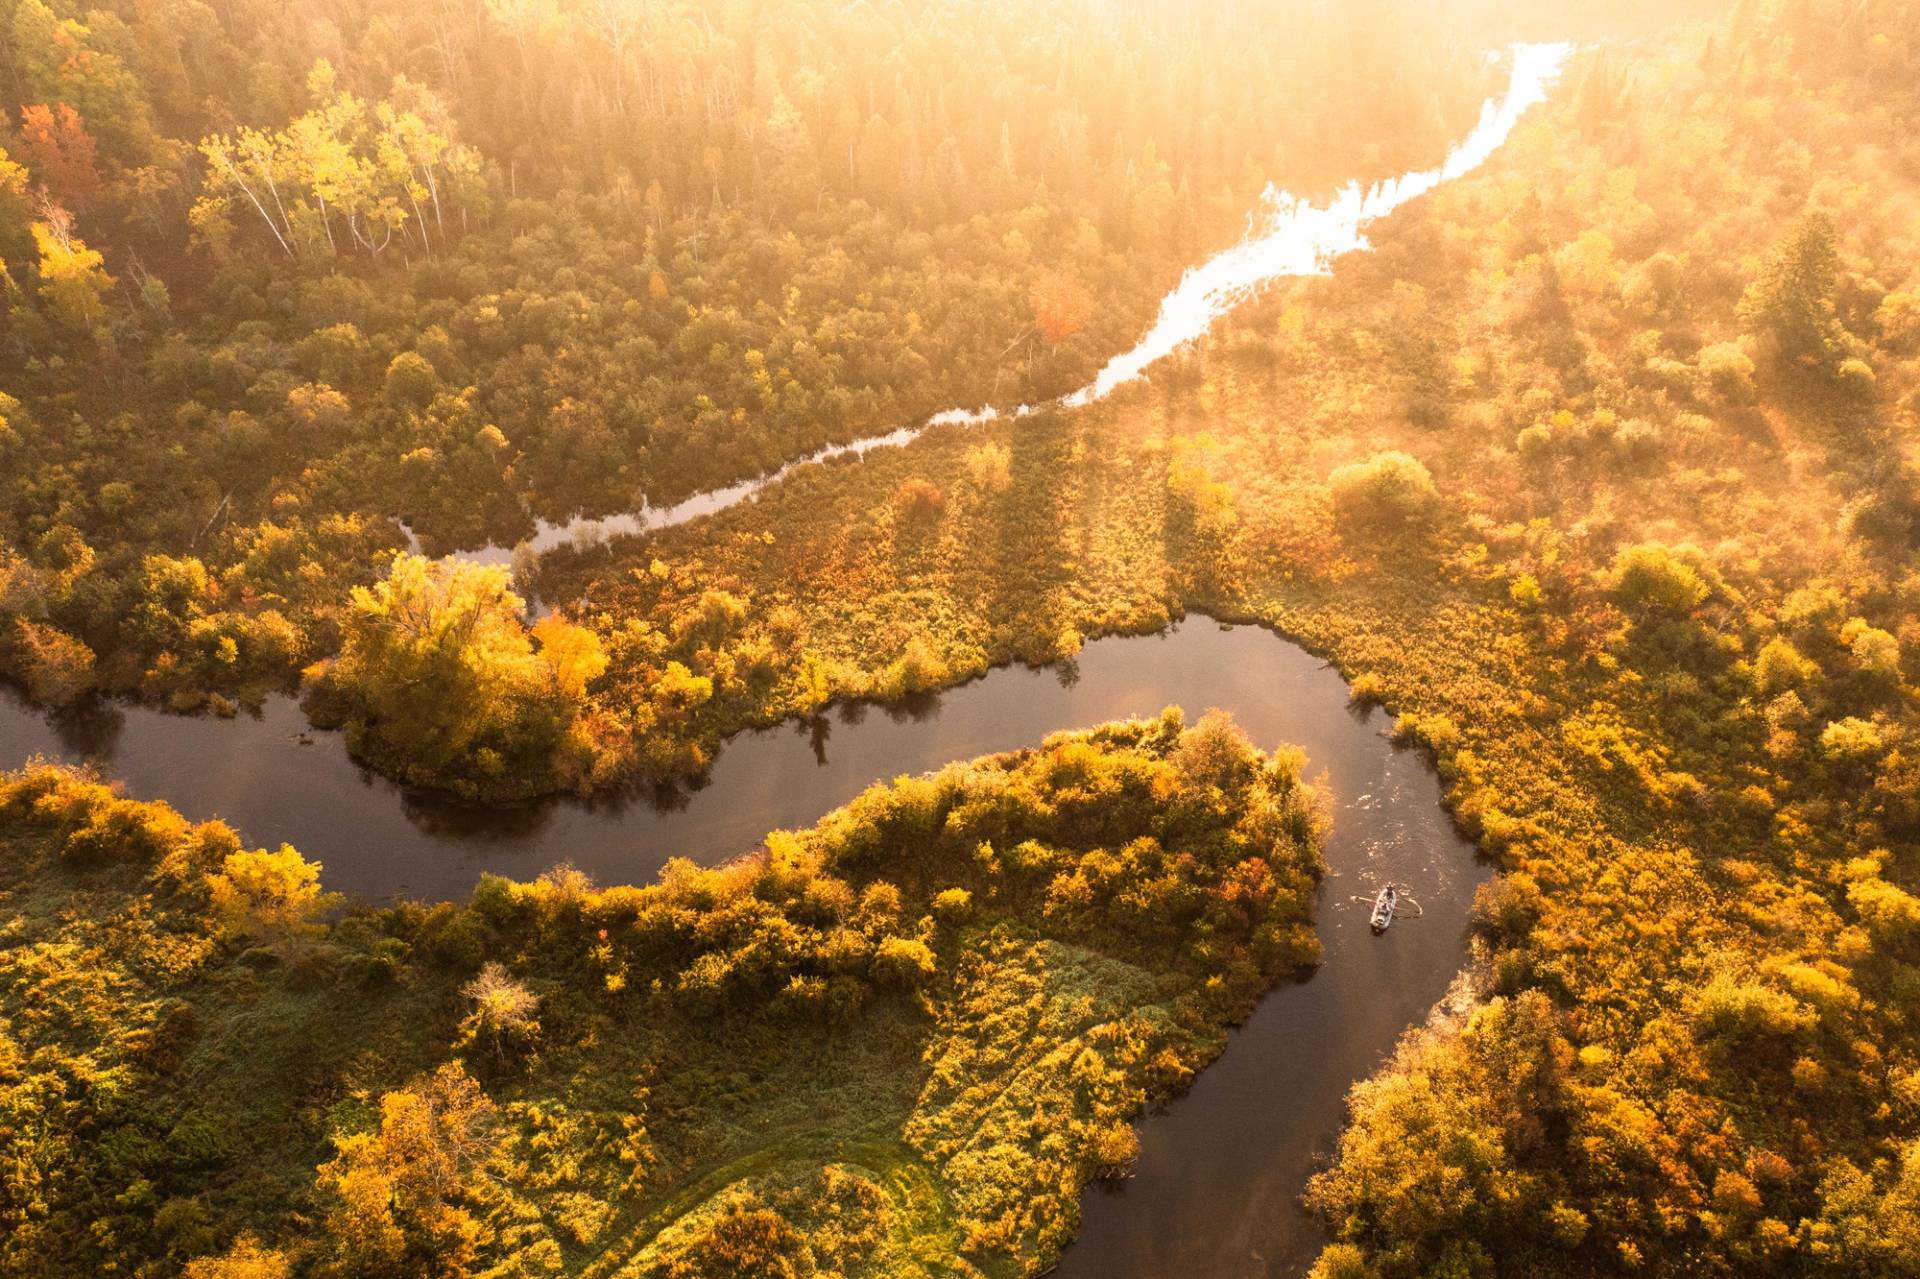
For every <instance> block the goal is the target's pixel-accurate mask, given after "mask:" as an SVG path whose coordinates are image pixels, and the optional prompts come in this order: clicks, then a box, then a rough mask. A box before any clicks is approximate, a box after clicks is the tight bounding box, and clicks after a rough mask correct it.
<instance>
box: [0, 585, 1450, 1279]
mask: <svg viewBox="0 0 1920 1279" xmlns="http://www.w3.org/2000/svg"><path fill="white" fill-rule="evenodd" d="M1063 675H1064V678H1063ZM6 698H7V700H5V701H4V702H0V765H4V766H6V767H13V766H16V765H18V764H19V763H20V762H21V761H23V760H24V759H26V758H27V757H28V756H29V755H31V754H35V753H40V754H46V755H51V756H57V757H60V758H65V759H69V760H78V759H83V758H93V759H97V760H98V761H99V763H100V767H101V770H102V772H103V774H104V775H106V776H108V777H111V778H116V779H122V780H124V781H125V783H126V787H127V791H128V793H129V794H132V795H136V796H140V797H143V798H159V799H166V800H168V801H170V802H171V803H173V804H174V806H175V807H177V808H179V809H180V810H181V811H182V812H184V813H186V814H187V815H188V816H189V817H193V818H209V817H222V818H225V819H226V820H228V821H230V822H232V823H233V824H234V825H235V827H237V828H238V830H239V831H240V833H241V835H242V837H243V838H245V839H246V840H247V841H248V842H249V843H250V844H268V845H271V844H276V843H279V842H281V841H285V842H288V843H291V844H293V845H295V846H296V847H298V848H299V849H300V850H301V851H302V852H304V853H306V854H307V855H308V856H310V857H313V858H315V859H317V860H319V861H320V862H321V863H322V864H323V865H324V867H325V873H324V879H325V881H326V882H327V884H328V885H329V886H330V887H333V888H338V889H342V890H344V891H346V892H348V893H349V894H351V895H353V896H354V897H357V898H359V899H361V900H380V899H384V898H388V897H390V896H393V895H395V894H401V893H404V894H408V895H411V896H417V897H427V898H461V897H464V896H465V895H466V893H467V892H468V891H469V890H470V889H471V888H472V886H473V884H474V882H475V881H476V880H477V879H478V878H479V876H480V874H481V873H482V872H483V871H494V872H497V873H500V874H505V875H511V876H513V877H515V878H522V879H524V878H530V877H532V876H534V875H537V874H539V873H540V872H541V871H543V870H545V869H547V868H548V867H550V866H552V865H554V864H556V863H558V862H561V861H569V862H572V863H573V864H574V865H576V866H578V867H579V868H581V869H582V870H585V871H586V872H587V873H589V874H590V875H592V876H593V878H594V879H595V880H596V881H598V882H600V883H603V884H605V883H619V882H646V881H648V880H650V879H651V878H652V877H653V876H654V874H655V873H656V872H657V871H658V870H659V868H660V867H661V866H662V865H663V864H664V863H665V862H666V860H667V858H669V857H672V856H685V857H690V858H692V859H694V860H696V861H700V862H706V863H713V862H716V861H720V860H723V859H725V858H728V857H731V856H735V855H738V854H740V853H743V852H747V851H750V850H752V849H754V848H756V847H758V846H759V844H760V841H761V840H762V838H763V837H764V836H765V834H766V832H767V831H768V830H770V829H779V828H794V827H802V826H807V825H811V824H812V823H813V822H815V821H817V820H818V819H819V818H820V817H821V816H823V815H824V814H825V813H827V812H828V811H829V810H831V809H833V808H835V807H837V806H839V805H841V804H844V803H846V802H847V801H848V800H850V799H852V798H853V797H854V796H855V795H857V794H858V793H859V792H860V791H861V790H862V789H864V788H865V787H866V786H868V785H869V784H871V783H872V782H874V781H876V780H880V779H885V778H891V777H896V776H900V775H902V774H913V773H919V772H922V771H924V770H927V769H932V768H937V767H939V766H940V765H941V764H944V763H946V762H948V761H950V760H955V759H964V758H967V757H970V756H974V755H981V754H986V753H989V752H995V751H1004V750H1012V749H1016V748H1019V747H1023V746H1030V745H1033V744H1035V743H1037V742H1039V741H1040V739H1041V738H1042V737H1044V736H1045V735H1046V734H1047V733H1049V732H1053V731H1055V730H1058V729H1064V728H1076V727H1085V726H1087V725H1091V724H1095V723H1099V722H1101V721H1104V720H1110V719H1118V718H1122V717H1125V716H1128V715H1152V714H1155V713H1157V712H1158V711H1159V710H1160V709H1161V708H1162V707H1164V706H1166V705H1169V704H1178V705H1181V706H1183V707H1185V708H1186V710H1187V713H1188V715H1189V717H1190V718H1197V717H1198V716H1199V714H1200V713H1202V712H1203V711H1205V710H1206V709H1207V708H1208V707H1213V706H1220V707H1224V708H1226V709H1228V710H1231V711H1232V712H1233V713H1234V715H1235V717H1236V718H1238V719H1239V721H1240V722H1241V724H1242V725H1243V726H1245V728H1246V729H1247V731H1248V732H1249V733H1250V734H1251V735H1252V736H1253V739H1254V740H1255V741H1256V742H1257V743H1259V744H1260V745H1262V746H1267V747H1271V746H1274V745H1278V744H1280V743H1282V742H1292V743H1296V744H1298V745H1299V746H1301V747H1302V748H1303V749H1304V750H1305V751H1306V753H1307V758H1308V763H1307V774H1308V776H1310V777H1314V776H1320V777H1322V778H1323V780H1324V782H1325V784H1326V785H1327V787H1328V789H1329V790H1330V791H1331V794H1332V796H1333V801H1334V825H1333V831H1332V834H1331V836H1330V837H1329V840H1328V845H1327V850H1326V851H1327V862H1328V865H1329V868H1330V873H1329V875H1328V879H1327V882H1326V886H1325V888H1324V889H1323V891H1322V894H1321V901H1320V905H1319V911H1318V916H1317V921H1316V926H1317V928H1318V931H1319V933H1320V937H1321V940H1322V942H1323V943H1324V946H1325V958H1324V962H1323V963H1322V964H1321V966H1320V968H1319V969H1318V970H1317V971H1316V972H1315V973H1314V974H1313V976H1312V977H1311V979H1309V980H1308V981H1306V982H1303V983H1299V984H1295V985H1289V986H1284V987H1282V988H1281V989H1279V990H1278V991H1276V992H1274V994H1273V995H1271V996H1270V997H1269V998H1268V999H1267V1000H1266V1001H1265V1002H1263V1003H1262V1004H1261V1006H1260V1008H1259V1010H1258V1011H1257V1012H1256V1013H1255V1014H1254V1016H1253V1017H1252V1019H1250V1020H1249V1022H1248V1023H1247V1025H1246V1026H1244V1027H1243V1028H1241V1029H1240V1030H1238V1031H1236V1032H1235V1033H1234V1035H1233V1038H1232V1041H1231V1044H1230V1046H1229V1048H1228V1049H1227V1052H1226V1053H1225V1054H1224V1055H1223V1056H1222V1057H1221V1059H1220V1060H1219V1061H1218V1062H1216V1063H1215V1064H1214V1065H1213V1066H1211V1067H1209V1068H1208V1069H1207V1070H1206V1071H1204V1072H1202V1073H1201V1075H1200V1077H1199V1080H1198V1082H1197V1083H1196V1085H1195V1087H1194V1088H1193V1090H1192V1091H1191V1092H1190V1093H1189V1094H1188V1095H1187V1096H1185V1097H1183V1098H1181V1099H1180V1100H1179V1101H1178V1102H1176V1103H1175V1104H1174V1105H1173V1106H1172V1107H1170V1108H1169V1109H1168V1111H1167V1113H1166V1114H1164V1115H1162V1116H1158V1117H1151V1118H1149V1119H1147V1120H1146V1121H1144V1122H1143V1123H1142V1125H1141V1130H1140V1131H1141V1152H1140V1160H1139V1163H1138V1165H1137V1170H1136V1173H1135V1175H1134V1177H1133V1178H1132V1179H1131V1180H1129V1181H1127V1182H1125V1183H1123V1184H1121V1185H1120V1186H1118V1187H1117V1188H1096V1189H1094V1190H1092V1191H1089V1192H1088V1194H1087V1196H1086V1198H1085V1204H1084V1206H1085V1214H1086V1221H1085V1226H1084V1229H1083V1231H1082V1233H1081V1237H1080V1239H1079V1241H1078V1242H1076V1243H1075V1244H1074V1245H1073V1246H1072V1247H1071V1248H1069V1249H1068V1250H1067V1253H1066V1255H1065V1257H1064V1259H1063V1261H1062V1264H1061V1266H1060V1269H1059V1271H1058V1272H1057V1273H1059V1274H1060V1275H1063V1276H1069V1277H1070V1279H1074V1277H1081V1276H1084V1277H1086V1279H1109V1277H1110V1276H1114V1275H1125V1276H1159V1275H1167V1276H1176V1275H1177V1276H1208V1277H1209V1279H1211V1277H1212V1276H1233V1275H1266V1274H1290V1273H1297V1272H1300V1271H1302V1270H1304V1268H1305V1266H1306V1264H1307V1263H1308V1262H1309V1261H1310V1260H1311V1257H1312V1255H1313V1252H1314V1250H1315V1249H1316V1248H1317V1246H1318V1243H1319V1235H1318V1232H1317V1230H1316V1228H1315V1227H1314V1225H1313V1223H1312V1222H1311V1221H1309V1220H1308V1219H1307V1218H1306V1217H1305V1215H1304V1214H1303V1213H1302V1212H1301V1210H1300V1207H1299V1202H1298V1201H1299V1195H1300V1192H1301V1190H1302V1188H1303V1187H1304V1186H1305V1184H1306V1179H1307V1176H1308V1174H1309V1173H1310V1171H1311V1170H1312V1166H1313V1161H1314V1159H1315V1157H1316V1155H1317V1154H1324V1153H1326V1152H1327V1151H1328V1150H1330V1149H1331V1146H1332V1139H1333V1135H1334V1133H1335V1132H1336V1131H1337V1128H1338V1126H1339V1124H1340V1121H1341V1117H1342V1105H1343V1102H1344V1098H1345V1094H1346V1089H1347V1087H1348V1085H1349V1084H1351V1083H1352V1082H1353V1081H1354V1080H1355V1079H1358V1078H1360V1077H1362V1076H1364V1075H1365V1074H1367V1073H1368V1072H1369V1071H1371V1070H1372V1069H1374V1068H1375V1067H1376V1066H1377V1065H1378V1064H1379V1063H1380V1061H1381V1060H1382V1059H1383V1057H1384V1056H1385V1054H1386V1053H1387V1052H1388V1051H1390V1050H1391V1048H1392V1046H1393V1043H1394V1041H1395V1039H1396V1038H1397V1037H1398V1035H1399V1034H1400V1032H1401V1031H1402V1030H1403V1029H1404V1028H1405V1027H1407V1026H1408V1025H1409V1024H1412V1023H1416V1022H1419V1021H1420V1020H1422V1019H1423V1018H1424V1017H1425V1016H1426V1015H1427V1012H1428V1010H1429V1009H1430V1008H1431V1007H1432V1006H1433V1004H1434V1003H1435V1002H1436V1001H1437V1000H1438V999H1439V998H1440V997H1441V996H1442V995H1443V994H1444V993H1445V990H1446V987H1447V984H1448V982H1449V980H1450V979H1451V978H1452V977H1453V975H1454V974H1455V972H1456V971H1457V970H1458V969H1459V967H1460V965H1461V962H1462V960H1463V957H1464V956H1463V948H1462V935H1463V928H1464V925H1465V921H1466V913H1467V908H1468V905H1469V903H1470V901H1471V899H1472V895H1473V889H1474V886H1475V885H1476V884H1477V883H1478V882H1479V881H1480V880H1481V879H1482V878H1483V877H1484V876H1485V874H1486V870H1485V868H1484V866H1482V865H1480V864H1479V863H1477V862H1476V861H1475V859H1474V855H1473V850H1472V848H1471V847H1470V846H1469V845H1467V844H1465V843H1464V842H1463V841H1462V840H1461V839H1460V838H1459V837H1458V835H1456V834H1455V832H1454V830H1453V828H1452V825H1451V823H1450V822H1449V821H1448V819H1447V816H1446V814H1445V812H1444V811H1443V810H1442V808H1441V806H1440V802H1439V799H1440V792H1439V783H1438V780H1437V778H1435V776H1434V775H1433V772H1432V770H1431V769H1429V768H1428V767H1427V766H1426V764H1425V762H1424V760H1423V759H1422V758H1421V757H1420V756H1419V755H1418V754H1415V753H1410V752H1404V751H1399V750H1396V749H1394V747H1393V746H1392V745H1391V744H1390V743H1389V742H1388V740H1387V738H1386V736H1385V729H1386V728H1387V726H1388V723H1389V721H1388V719H1387V717H1386V716H1385V715H1383V714H1381V713H1379V712H1377V711H1369V710H1364V709H1358V708H1355V707H1354V706H1353V705H1352V704H1351V703H1350V702H1349V700H1348V698H1347V695H1346V685H1345V684H1344V683H1343V682H1342V681H1341V679H1340V677H1339V676H1338V675H1337V674H1336V673H1335V672H1333V671H1332V670H1330V669H1329V668H1327V667H1326V666H1325V665H1324V664H1323V663H1322V662H1320V661H1319V660H1318V659H1317V658H1315V657H1313V656H1311V655H1310V654H1308V653H1306V652H1305V651H1304V650H1302V649H1300V648H1298V647H1296V646H1295V645H1292V644H1289V643H1287V642H1286V641H1284V640H1281V639H1279V638H1278V637H1276V636H1274V635H1272V634H1271V633H1269V632H1266V631H1263V630H1260V629H1258V628H1254V627H1244V626H1242V627H1223V626H1220V625H1217V624H1215V623H1214V622H1212V621H1209V620H1208V619H1205V618H1199V617H1196V618H1193V619H1191V620H1189V621H1188V622H1186V623H1184V624H1183V625H1180V626H1178V627H1175V628H1173V629H1171V630H1169V631H1165V632H1162V633H1160V634H1158V635H1150V636H1135V637H1124V638H1123V637H1113V638H1107V639H1101V640H1095V641H1093V642H1092V643H1090V644H1088V645H1087V646H1086V648H1085V649H1084V650H1083V651H1082V653H1081V655H1080V659H1079V661H1078V663H1076V664H1075V666H1074V667H1073V668H1070V669H1068V670H1066V671H1064V672H1062V671H1060V670H1057V669H1056V670H1033V669H1030V668H1026V667H1010V668H1004V669H1000V670H995V671H992V672H990V673H989V674H988V675H986V676H985V677H984V678H982V679H979V680H976V681H974V682H973V683H971V684H968V685H965V686H963V687H961V688H957V689H954V690H951V691H949V692H947V693H945V694H942V695H939V696H932V697H927V698H924V699H916V700H915V701H913V702H911V703H909V704H906V705H902V706H890V707H886V708H874V707H864V706H849V707H844V708H838V709H837V710H836V711H835V712H834V713H833V714H832V715H830V716H816V717H813V718H811V719H807V720H802V721H796V722H793V723H788V724H782V725H780V726H778V727H775V728H769V729H763V730H757V731H753V732H749V733H744V734H741V735H740V736H739V737H736V738H735V739H734V740H733V741H731V742H729V743H728V745H727V746H726V748H725V749H724V750H723V751H722V752H721V753H720V755H719V756H718V758H717V759H716V760H715V762H714V767H713V769H712V772H711V774H710V776H709V777H707V778H706V779H704V782H703V784H700V785H694V786H683V787H675V788H658V789H653V788H637V789H634V790H630V791H626V792H622V793H619V794H615V795H611V796H607V797H604V798H599V799H595V800H593V801H590V802H581V801H576V800H558V801H549V802H544V803H539V804H527V805H522V806H518V807H514V808H509V809H504V810H502V809H479V808H473V807H469V806H465V805H460V804H453V803H448V802H446V801H444V800H438V799H430V798H423V797H420V796H417V795H411V794H408V793H407V792H405V791H404V790H402V789H401V788H400V787H397V786H395V785H394V784H393V783H391V782H389V781H386V780H385V779H383V778H379V777H375V776H373V775H371V774H369V773H368V772H367V771H366V770H365V769H362V768H360V767H359V766H358V765H356V764H354V763H353V761H352V760H350V759H349V758H347V755H346V751H345V749H344V746H343V744H342V742H341V739H340V737H339V735H338V734H334V733H312V732H309V731H308V729H307V725H306V723H305V720H304V718H303V717H302V716H301V714H300V710H299V708H298V706H296V705H295V704H294V703H293V701H292V700H291V699H289V698H276V699H273V700H271V701H269V702H268V703H267V704H266V706H265V707H264V708H263V709H262V711H261V712H260V714H259V715H257V716H252V717H249V716H242V717H240V718H238V719H235V720H217V719H188V718H181V717H178V716H170V715H166V714H163V713H161V712H157V711H154V710H151V709H148V708H144V707H132V706H114V705H103V706H95V707H90V708H87V709H85V710H83V711H81V712H79V713H77V714H63V715H60V716H57V717H48V716H46V715H43V714H40V713H37V712H34V711H32V710H30V709H28V708H27V707H25V706H24V705H23V704H22V703H21V702H20V701H19V700H18V698H17V696H16V695H14V694H11V693H8V694H6ZM1387 879H1391V880H1392V881H1393V882H1395V883H1397V884H1401V885H1403V886H1406V887H1407V888H1409V890H1410V891H1411V892H1412V894H1413V896H1414V897H1415V898H1416V899H1417V900H1418V901H1419V903H1420V905H1421V907H1422V908H1423V913H1422V914H1421V915H1420V916H1419V917H1418V918H1412V917H1409V918H1407V919H1406V920H1405V922H1397V923H1395V925H1394V927H1393V928H1392V930H1391V931H1389V932H1388V933H1387V934H1386V935H1385V936H1381V937H1375V936H1372V935H1371V934H1370V933H1369V932H1368V929H1367V906H1368V901H1369V899H1370V898H1371V895H1372V893H1373V891H1374V890H1375V888H1377V886H1378V885H1379V883H1381V882H1382V881H1383V880H1387Z"/></svg>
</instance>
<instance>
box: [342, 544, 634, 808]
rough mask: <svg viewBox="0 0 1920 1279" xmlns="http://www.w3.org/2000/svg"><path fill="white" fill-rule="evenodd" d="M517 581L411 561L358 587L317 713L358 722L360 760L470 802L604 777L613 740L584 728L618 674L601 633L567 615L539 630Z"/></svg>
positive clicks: (347, 723) (596, 728)
mask: <svg viewBox="0 0 1920 1279" xmlns="http://www.w3.org/2000/svg"><path fill="white" fill-rule="evenodd" d="M510 582H511V574H510V573H509V571H508V570H507V569H506V568H504V567H500V566H496V565H481V564H469V563H464V562H459V561H441V560H430V559H426V558H423V557H421V556H417V555H401V556H399V557H397V558H396V559H395V560H394V563H393V568H392V571H391V572H390V573H389V574H388V576H387V578H386V580H384V581H381V582H378V583H376V584H375V585H374V586H373V587H372V588H371V589H368V588H359V589H356V590H355V591H354V593H353V604H352V608H351V609H350V610H349V613H348V615H347V619H346V623H345V634H344V636H343V642H342V645H341V650H340V656H339V657H338V658H337V659H336V660H334V661H333V662H331V663H324V664H322V665H320V666H318V667H315V668H314V669H312V670H311V671H309V672H308V674H309V680H310V684H309V688H310V695H309V698H308V709H309V711H310V713H312V714H313V715H314V717H315V719H316V720H317V721H318V722H320V723H323V724H324V723H335V724H340V725H342V726H344V727H345V728H346V730H347V734H348V745H349V747H350V748H351V749H353V750H354V751H355V752H356V753H357V754H361V755H364V756H371V757H373V758H376V759H378V760H379V761H380V762H381V763H383V764H384V765H386V766H388V767H390V768H392V769H394V770H395V771H397V772H399V773H400V774H401V775H402V776H404V777H406V778H408V779H409V780H412V781H414V782H417V783H421V784H425V785H432V786H437V787H441V788H445V789H450V790H454V791H458V792H460V793H463V794H471V795H486V796H491V797H500V796H504V795H508V794H515V793H527V792H531V791H535V790H541V789H548V788H549V787H550V786H551V784H552V781H553V779H554V778H555V776H556V774H558V775H559V776H560V777H561V778H562V779H563V780H572V779H574V778H575V777H577V776H579V775H580V773H579V771H578V770H581V769H586V770H591V768H592V766H593V764H594V759H593V758H592V757H593V756H594V755H595V753H596V752H598V751H601V750H603V749H605V743H606V742H607V741H608V739H609V734H608V733H607V732H606V731H605V730H606V725H605V724H603V723H598V722H596V723H595V724H593V725H589V724H587V723H585V722H583V720H584V718H585V717H586V715H587V708H588V701H587V690H588V686H589V685H590V684H592V682H593V681H594V680H595V679H597V678H599V676H600V675H601V673H602V672H604V671H605V670H606V666H607V658H606V654H605V653H604V652H603V651H602V650H601V646H600V639H599V637H598V636H597V635H595V634H594V633H593V632H592V631H590V630H587V629H586V628H584V627H581V626H576V625H574V624H573V623H572V622H569V621H567V620H566V618H564V617H562V616H561V615H559V614H557V613H555V614H550V615H548V616H547V617H544V618H542V619H541V620H540V621H539V622H537V623H535V624H534V625H533V626H531V627H529V626H528V625H527V624H526V622H525V621H524V620H523V615H524V611H525V604H524V603H523V601H522V600H521V598H520V597H519V596H518V595H516V594H514V592H513V590H512V589H511V586H510ZM590 729H591V731H589V730H590Z"/></svg>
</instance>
